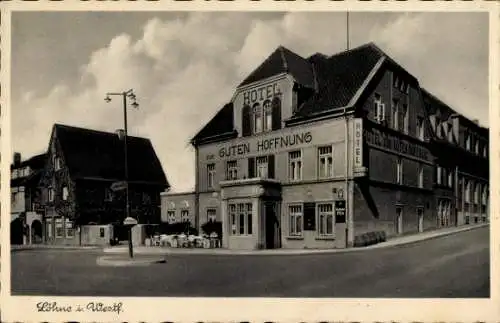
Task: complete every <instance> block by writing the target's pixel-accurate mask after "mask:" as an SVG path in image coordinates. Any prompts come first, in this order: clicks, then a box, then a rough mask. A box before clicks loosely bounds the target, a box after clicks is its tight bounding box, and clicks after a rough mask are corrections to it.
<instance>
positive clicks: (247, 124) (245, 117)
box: [241, 105, 251, 137]
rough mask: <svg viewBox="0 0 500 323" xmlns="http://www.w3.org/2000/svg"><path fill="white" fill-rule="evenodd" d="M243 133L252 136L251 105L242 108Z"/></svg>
mask: <svg viewBox="0 0 500 323" xmlns="http://www.w3.org/2000/svg"><path fill="white" fill-rule="evenodd" d="M241 127H242V135H243V137H246V136H250V134H251V118H250V106H248V105H245V106H244V107H243V110H242V122H241Z"/></svg>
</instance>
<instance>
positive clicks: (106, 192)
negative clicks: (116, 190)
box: [104, 188, 113, 202]
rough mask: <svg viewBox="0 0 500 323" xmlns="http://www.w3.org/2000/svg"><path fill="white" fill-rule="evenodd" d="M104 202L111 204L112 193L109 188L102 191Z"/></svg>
mask: <svg viewBox="0 0 500 323" xmlns="http://www.w3.org/2000/svg"><path fill="white" fill-rule="evenodd" d="M104 201H106V202H111V201H113V191H112V190H111V189H109V188H106V189H105V190H104Z"/></svg>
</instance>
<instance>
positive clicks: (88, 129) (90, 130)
mask: <svg viewBox="0 0 500 323" xmlns="http://www.w3.org/2000/svg"><path fill="white" fill-rule="evenodd" d="M54 127H56V128H66V129H74V130H81V131H86V132H93V133H99V134H106V135H116V134H115V133H114V132H110V131H104V130H97V129H91V128H84V127H77V126H70V125H65V124H60V123H55V124H54ZM127 138H136V139H143V140H150V139H149V138H146V137H139V136H131V135H129V134H127Z"/></svg>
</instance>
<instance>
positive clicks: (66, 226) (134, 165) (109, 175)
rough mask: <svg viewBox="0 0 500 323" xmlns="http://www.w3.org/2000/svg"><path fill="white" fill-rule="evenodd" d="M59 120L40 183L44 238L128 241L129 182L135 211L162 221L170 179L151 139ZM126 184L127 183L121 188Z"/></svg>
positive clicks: (144, 219) (143, 220) (144, 220)
mask: <svg viewBox="0 0 500 323" xmlns="http://www.w3.org/2000/svg"><path fill="white" fill-rule="evenodd" d="M123 145H124V142H123V140H122V139H120V138H119V136H118V135H117V134H114V133H107V132H101V131H95V130H90V129H83V128H77V127H70V126H66V125H59V124H56V125H54V127H53V130H52V135H51V139H50V143H49V147H48V150H47V158H46V163H45V164H44V167H43V172H42V176H41V179H40V182H39V186H40V189H41V192H42V194H41V203H42V208H43V210H44V212H43V213H44V216H43V224H44V241H45V242H46V243H49V244H92V245H94V244H109V243H110V240H111V239H113V238H117V239H119V240H127V239H128V237H127V231H126V228H124V226H123V225H122V223H123V220H124V219H125V216H126V212H125V207H126V195H125V194H126V193H125V192H126V190H125V189H124V187H123V185H121V184H120V185H117V183H124V184H128V187H129V190H128V197H129V205H130V216H132V217H134V218H135V219H137V220H138V223H139V224H159V223H160V203H161V201H160V192H162V191H164V190H165V189H167V188H168V186H169V185H168V182H167V179H166V177H165V174H164V172H163V169H162V167H161V164H160V162H159V160H158V158H157V156H156V153H155V151H154V149H153V146H152V144H151V142H150V141H149V140H148V139H144V138H137V137H127V146H128V178H127V181H126V183H125V179H126V177H125V169H124V161H125V154H124V146H123ZM118 186H122V187H118Z"/></svg>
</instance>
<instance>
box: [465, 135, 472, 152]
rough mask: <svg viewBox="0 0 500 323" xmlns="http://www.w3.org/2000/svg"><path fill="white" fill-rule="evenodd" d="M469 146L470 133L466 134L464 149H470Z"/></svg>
mask: <svg viewBox="0 0 500 323" xmlns="http://www.w3.org/2000/svg"><path fill="white" fill-rule="evenodd" d="M470 146H471V136H470V134H466V138H465V149H467V150H470Z"/></svg>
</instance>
